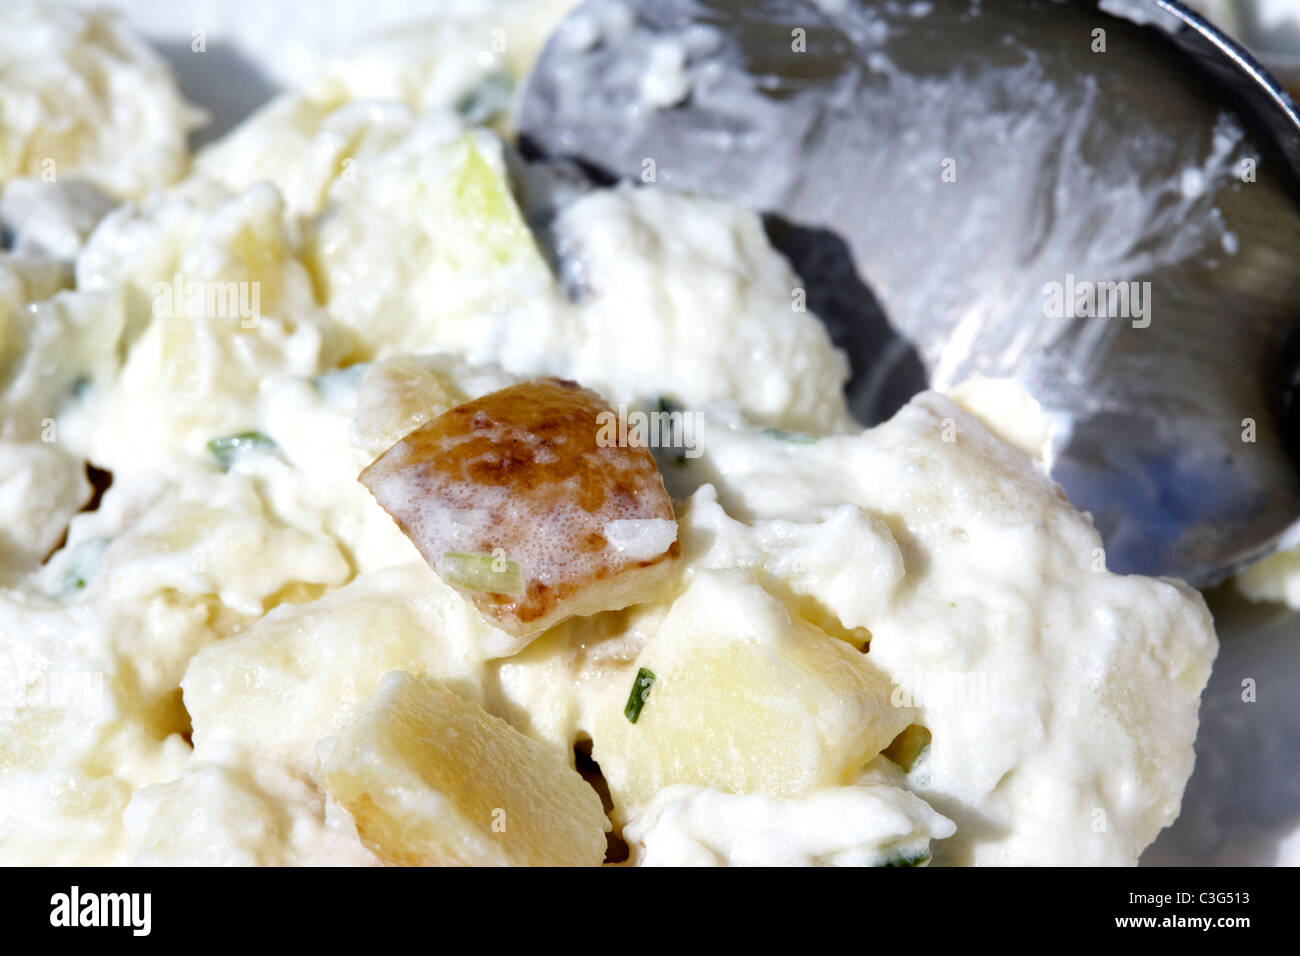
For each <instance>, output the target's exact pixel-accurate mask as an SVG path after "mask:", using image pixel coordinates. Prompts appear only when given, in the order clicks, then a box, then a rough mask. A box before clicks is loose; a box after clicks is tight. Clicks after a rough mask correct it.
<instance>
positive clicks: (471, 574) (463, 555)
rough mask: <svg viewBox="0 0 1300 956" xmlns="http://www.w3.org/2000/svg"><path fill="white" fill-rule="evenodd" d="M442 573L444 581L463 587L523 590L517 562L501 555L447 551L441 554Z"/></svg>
mask: <svg viewBox="0 0 1300 956" xmlns="http://www.w3.org/2000/svg"><path fill="white" fill-rule="evenodd" d="M442 577H443V580H445V581H446V582H447V583H448V584H454V585H455V586H456V587H461V588H464V589H465V590H467V591H485V592H487V593H489V594H507V595H510V596H511V597H519V596H520V595H522V594H523V593H524V575H523V572H522V571H520V570H519V565H518V564H517V563H515V562H514V561H510V560H508V559H507V558H505V557H502V556H501V555H495V554H471V553H469V552H466V551H448V552H447V553H446V554H444V555H443V556H442Z"/></svg>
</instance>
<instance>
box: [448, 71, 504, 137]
mask: <svg viewBox="0 0 1300 956" xmlns="http://www.w3.org/2000/svg"><path fill="white" fill-rule="evenodd" d="M513 89H514V82H513V81H512V80H511V79H510V75H509V74H508V73H502V72H497V73H489V74H488V75H487V76H485V77H483V79H482V81H480V82H479V84H478V85H477V86H475V87H474V88H473V89H471V90H470V91H469V92H467V93H466V94H465V95H464V96H462V97H461V98H460V99H459V100H457V101H456V112H457V113H459V114H460V115H461V116H462V117H463V118H464V119H465V121H466V122H467V123H470V124H472V125H475V126H482V125H485V124H487V123H491V122H493V121H494V120H496V119H497V118H498V117H500V116H504V115H505V112H506V110H508V109H509V108H510V94H511V93H512V92H513Z"/></svg>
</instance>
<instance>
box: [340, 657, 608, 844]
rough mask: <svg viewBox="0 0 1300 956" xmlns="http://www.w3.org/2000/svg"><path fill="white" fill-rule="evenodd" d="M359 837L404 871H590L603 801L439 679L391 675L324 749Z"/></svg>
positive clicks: (547, 753)
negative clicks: (514, 867) (574, 868)
mask: <svg viewBox="0 0 1300 956" xmlns="http://www.w3.org/2000/svg"><path fill="white" fill-rule="evenodd" d="M322 751H323V753H322V760H321V779H322V780H323V782H324V784H325V788H326V789H327V790H328V791H329V792H330V793H331V794H332V795H333V797H334V798H335V799H336V800H337V801H338V802H339V803H340V804H342V805H343V806H344V807H346V808H347V809H348V811H349V812H351V814H352V816H353V817H354V819H355V820H356V825H357V833H358V834H359V835H360V836H361V839H362V841H364V842H365V844H366V845H367V846H368V847H370V849H371V850H373V851H374V852H375V853H376V854H377V855H378V856H380V857H381V858H382V859H384V860H386V861H388V862H390V863H394V864H400V865H406V866H437V865H463V866H504V865H526V866H584V865H590V866H595V865H598V864H600V863H601V862H602V861H603V860H604V858H605V831H606V830H607V829H608V828H609V823H608V821H607V820H606V819H605V814H604V811H603V810H602V808H601V804H600V797H599V796H597V794H596V791H595V790H593V789H592V788H591V787H590V786H589V785H588V784H587V783H586V782H585V781H584V780H583V779H582V777H580V776H579V775H578V772H577V771H576V770H574V769H573V768H572V767H570V766H569V765H568V763H567V762H566V760H565V758H564V757H563V756H562V755H561V754H560V753H559V752H557V751H555V750H554V749H552V748H550V747H548V746H546V745H545V744H542V743H539V742H538V741H536V740H533V739H532V738H530V737H526V736H524V735H523V734H521V733H520V732H519V731H517V730H515V729H514V728H513V727H511V726H510V725H509V724H507V723H506V722H505V721H503V720H500V719H499V718H497V717H493V716H492V715H491V714H489V713H488V712H487V711H485V710H484V709H483V708H482V707H480V706H479V705H478V704H475V703H473V702H472V701H469V700H466V699H465V698H463V697H460V696H458V695H457V694H455V693H454V692H453V691H451V690H450V689H448V688H447V687H446V686H445V685H443V684H441V683H438V682H436V681H431V680H420V679H418V678H415V677H412V676H411V675H410V674H406V673H403V672H401V671H394V672H393V673H391V674H388V675H387V676H386V677H385V678H384V679H383V681H382V682H381V683H380V685H379V687H378V688H377V689H376V690H375V693H374V695H373V696H372V697H371V698H370V701H369V702H368V704H367V706H366V708H365V710H364V711H363V712H362V713H361V714H360V715H359V716H358V717H357V718H356V719H355V720H354V721H353V722H352V723H351V724H350V725H349V726H348V727H347V728H346V729H345V730H344V731H343V732H342V733H340V734H339V736H338V737H336V738H334V739H332V740H329V741H327V742H326V743H325V744H324V745H323V746H322Z"/></svg>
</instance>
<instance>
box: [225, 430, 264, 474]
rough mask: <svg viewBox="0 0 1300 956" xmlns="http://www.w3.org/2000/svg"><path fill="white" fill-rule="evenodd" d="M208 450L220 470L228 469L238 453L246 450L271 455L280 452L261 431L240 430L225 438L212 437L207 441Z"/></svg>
mask: <svg viewBox="0 0 1300 956" xmlns="http://www.w3.org/2000/svg"><path fill="white" fill-rule="evenodd" d="M208 451H210V452H211V453H212V457H213V458H215V459H216V460H217V464H219V465H220V466H221V470H222V471H229V470H230V466H231V465H233V464H234V463H235V459H237V458H238V457H239V456H240V455H242V454H243V453H244V452H246V451H260V452H266V453H269V454H273V455H278V454H280V446H279V445H277V444H276V443H275V442H274V441H272V440H271V439H270V438H268V437H267V436H265V435H263V434H262V433H261V432H240V433H239V434H238V435H227V436H226V437H225V438H214V439H212V441H210V442H208Z"/></svg>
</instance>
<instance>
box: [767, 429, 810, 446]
mask: <svg viewBox="0 0 1300 956" xmlns="http://www.w3.org/2000/svg"><path fill="white" fill-rule="evenodd" d="M759 434H761V435H762V436H763V437H764V438H775V439H776V440H777V441H785V442H789V443H790V444H792V445H815V444H817V436H816V435H809V434H808V433H807V432H788V431H784V430H782V429H780V428H764V429H762V431H760V432H759Z"/></svg>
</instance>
